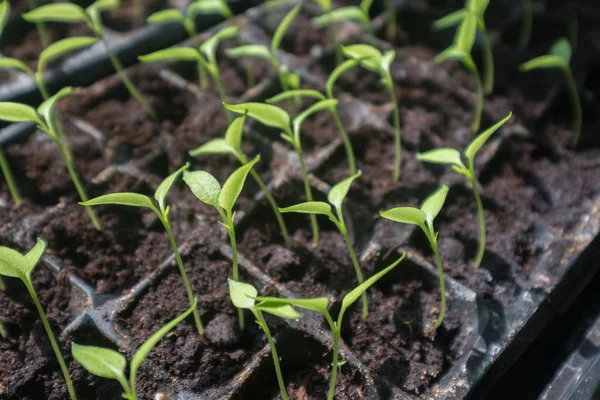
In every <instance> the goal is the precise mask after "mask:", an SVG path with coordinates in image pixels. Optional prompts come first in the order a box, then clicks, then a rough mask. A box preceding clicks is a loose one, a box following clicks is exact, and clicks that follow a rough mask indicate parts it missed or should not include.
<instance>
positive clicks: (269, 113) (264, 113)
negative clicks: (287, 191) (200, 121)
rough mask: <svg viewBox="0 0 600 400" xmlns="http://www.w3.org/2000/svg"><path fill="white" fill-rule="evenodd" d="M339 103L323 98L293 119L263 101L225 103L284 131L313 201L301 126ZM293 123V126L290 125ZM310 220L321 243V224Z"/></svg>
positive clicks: (229, 107) (308, 199)
mask: <svg viewBox="0 0 600 400" xmlns="http://www.w3.org/2000/svg"><path fill="white" fill-rule="evenodd" d="M336 105H337V100H335V99H327V100H321V101H319V102H318V103H315V104H313V105H312V106H311V107H309V108H308V109H306V110H304V111H303V112H302V113H300V115H298V116H297V117H296V118H294V120H293V121H291V119H290V115H289V114H288V113H287V112H285V111H284V110H283V109H281V108H279V107H276V106H272V105H270V104H261V103H242V104H235V105H233V104H224V106H225V108H227V109H228V110H230V111H233V112H234V113H237V114H247V115H248V116H249V117H251V118H254V119H255V120H257V121H259V122H260V123H262V124H264V125H266V126H270V127H272V128H277V129H280V130H282V131H283V133H282V134H281V138H282V139H283V140H285V141H286V142H288V143H290V144H291V145H292V147H293V148H294V151H295V152H296V154H297V155H298V161H299V163H300V170H301V172H302V181H303V183H304V194H305V196H306V201H313V196H312V189H311V187H310V182H309V180H308V170H307V169H306V164H305V163H304V156H303V155H302V143H301V141H300V128H301V127H302V123H303V122H304V120H305V119H306V118H308V117H309V116H311V115H312V114H314V113H316V112H318V111H321V110H331V109H332V108H335V106H336ZM290 121H291V125H292V126H293V128H292V127H291V126H290ZM310 222H311V226H312V234H313V243H314V244H315V245H316V244H317V243H319V225H318V224H317V218H316V217H315V216H314V215H310Z"/></svg>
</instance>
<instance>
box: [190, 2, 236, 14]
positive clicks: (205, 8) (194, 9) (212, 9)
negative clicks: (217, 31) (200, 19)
mask: <svg viewBox="0 0 600 400" xmlns="http://www.w3.org/2000/svg"><path fill="white" fill-rule="evenodd" d="M197 14H219V15H221V16H223V17H224V18H225V19H229V18H231V17H232V16H233V12H232V11H231V9H230V8H229V7H228V6H227V4H226V3H225V1H223V0H196V1H194V2H192V4H190V6H189V7H188V9H187V15H188V16H189V17H190V18H194V17H195V16H196V15H197Z"/></svg>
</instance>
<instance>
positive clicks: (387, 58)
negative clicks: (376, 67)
mask: <svg viewBox="0 0 600 400" xmlns="http://www.w3.org/2000/svg"><path fill="white" fill-rule="evenodd" d="M395 57H396V51H394V50H388V51H386V52H385V53H383V56H382V57H381V69H382V70H383V71H385V72H387V73H388V74H389V73H390V67H391V66H392V63H393V62H394V58H395Z"/></svg>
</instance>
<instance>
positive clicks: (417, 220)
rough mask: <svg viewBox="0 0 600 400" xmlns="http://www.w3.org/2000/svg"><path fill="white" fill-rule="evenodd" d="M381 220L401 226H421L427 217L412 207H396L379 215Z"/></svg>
mask: <svg viewBox="0 0 600 400" xmlns="http://www.w3.org/2000/svg"><path fill="white" fill-rule="evenodd" d="M379 215H381V216H382V217H383V218H385V219H389V220H391V221H395V222H401V223H403V224H411V225H418V226H421V227H422V226H423V224H424V223H425V219H426V218H427V215H426V214H425V213H424V212H423V211H421V210H419V209H418V208H414V207H396V208H392V209H390V210H387V211H381V212H380V213H379Z"/></svg>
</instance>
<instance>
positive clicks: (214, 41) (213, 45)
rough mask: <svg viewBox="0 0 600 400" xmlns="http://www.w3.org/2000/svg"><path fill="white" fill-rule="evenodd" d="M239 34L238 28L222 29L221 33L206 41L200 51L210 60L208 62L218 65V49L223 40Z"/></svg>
mask: <svg viewBox="0 0 600 400" xmlns="http://www.w3.org/2000/svg"><path fill="white" fill-rule="evenodd" d="M237 34H238V27H237V26H229V27H227V28H224V29H221V30H220V31H219V32H217V33H215V34H214V35H212V36H211V37H210V38H208V39H206V41H205V42H204V43H202V44H201V45H200V51H201V52H202V54H204V56H205V57H206V58H207V59H208V61H209V62H210V63H211V64H213V65H216V63H217V47H218V46H219V43H221V42H222V41H223V40H227V39H231V38H233V37H235V36H237Z"/></svg>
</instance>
